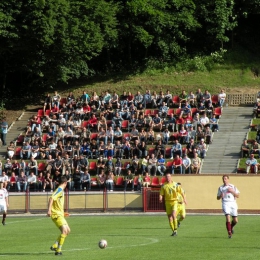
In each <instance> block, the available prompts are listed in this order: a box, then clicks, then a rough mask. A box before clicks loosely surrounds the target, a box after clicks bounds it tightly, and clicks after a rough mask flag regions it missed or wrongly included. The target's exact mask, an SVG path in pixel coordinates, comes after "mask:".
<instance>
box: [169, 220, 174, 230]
mask: <svg viewBox="0 0 260 260" xmlns="http://www.w3.org/2000/svg"><path fill="white" fill-rule="evenodd" d="M169 224H170V227H171V229H172V231H174V225H173V222H172V221H171V222H169Z"/></svg>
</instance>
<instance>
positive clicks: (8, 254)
mask: <svg viewBox="0 0 260 260" xmlns="http://www.w3.org/2000/svg"><path fill="white" fill-rule="evenodd" d="M67 220H68V223H69V225H70V227H71V234H70V235H69V236H68V237H67V239H66V241H65V244H64V246H63V255H62V256H55V255H54V253H53V252H52V251H50V250H49V248H50V246H51V245H52V244H53V242H54V240H55V239H56V237H57V236H58V235H59V230H58V229H57V228H56V227H55V226H54V224H53V223H52V221H51V219H50V218H47V217H44V216H43V217H9V218H8V219H7V221H6V226H1V227H0V260H1V259H8V260H10V259H19V260H21V259H26V260H29V259H37V260H42V259H53V258H59V257H61V258H62V259H70V260H71V259H76V260H80V259H91V260H95V259H104V260H105V259H109V260H111V259H112V260H114V259H133V260H136V259H138V260H141V259H177V260H182V259H184V260H186V259H195V260H197V259H207V260H214V259H231V260H232V259H235V260H240V259H241V260H242V259H243V260H244V259H250V260H251V259H252V260H253V259H260V240H259V233H260V226H259V216H239V223H238V225H237V226H236V227H235V234H234V235H233V237H232V238H231V239H228V237H227V232H226V229H225V218H224V216H187V218H186V219H185V220H184V221H183V222H182V224H181V227H180V228H179V230H178V236H177V237H171V236H170V235H171V233H172V232H171V230H170V228H169V225H168V221H167V218H166V215H152V216H151V215H145V216H144V215H140V216H136V215H135V216H131V215H128V216H126V215H123V216H118V215H104V216H71V217H69V218H67ZM102 238H103V239H106V240H107V242H108V247H107V248H106V249H100V248H99V247H98V242H99V240H100V239H102Z"/></svg>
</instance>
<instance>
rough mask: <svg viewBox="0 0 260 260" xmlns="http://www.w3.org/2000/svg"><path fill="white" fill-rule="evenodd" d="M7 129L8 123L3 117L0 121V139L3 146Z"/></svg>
mask: <svg viewBox="0 0 260 260" xmlns="http://www.w3.org/2000/svg"><path fill="white" fill-rule="evenodd" d="M7 130H8V123H7V122H6V118H3V119H2V123H1V140H2V144H3V146H4V145H6V136H7Z"/></svg>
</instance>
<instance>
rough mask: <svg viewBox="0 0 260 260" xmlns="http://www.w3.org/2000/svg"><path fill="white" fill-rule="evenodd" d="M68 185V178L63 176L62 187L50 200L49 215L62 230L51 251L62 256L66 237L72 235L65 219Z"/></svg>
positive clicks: (59, 187) (60, 186)
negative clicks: (65, 196)
mask: <svg viewBox="0 0 260 260" xmlns="http://www.w3.org/2000/svg"><path fill="white" fill-rule="evenodd" d="M66 185H67V178H66V177H65V176H62V177H61V179H60V185H59V186H58V188H57V189H56V190H55V191H54V192H53V194H52V196H51V197H50V199H49V205H48V213H47V215H48V216H49V217H51V219H52V221H53V222H54V223H55V225H56V226H57V227H58V228H59V229H60V231H61V234H60V236H59V237H58V238H57V240H56V242H55V243H54V245H52V246H51V250H53V251H55V255H62V253H61V248H62V245H63V243H64V241H65V238H66V236H67V235H68V234H69V233H70V227H69V225H68V223H67V221H66V220H65V218H64V209H63V206H64V189H65V188H66Z"/></svg>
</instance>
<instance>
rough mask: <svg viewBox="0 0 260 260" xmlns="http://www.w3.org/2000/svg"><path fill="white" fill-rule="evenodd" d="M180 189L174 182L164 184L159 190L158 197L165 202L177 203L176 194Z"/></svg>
mask: <svg viewBox="0 0 260 260" xmlns="http://www.w3.org/2000/svg"><path fill="white" fill-rule="evenodd" d="M180 189H181V187H180V186H179V185H178V184H177V183H176V182H171V183H169V182H165V183H164V184H163V186H162V187H161V190H160V195H161V196H163V197H164V201H165V202H171V201H177V200H178V192H181V190H180Z"/></svg>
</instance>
